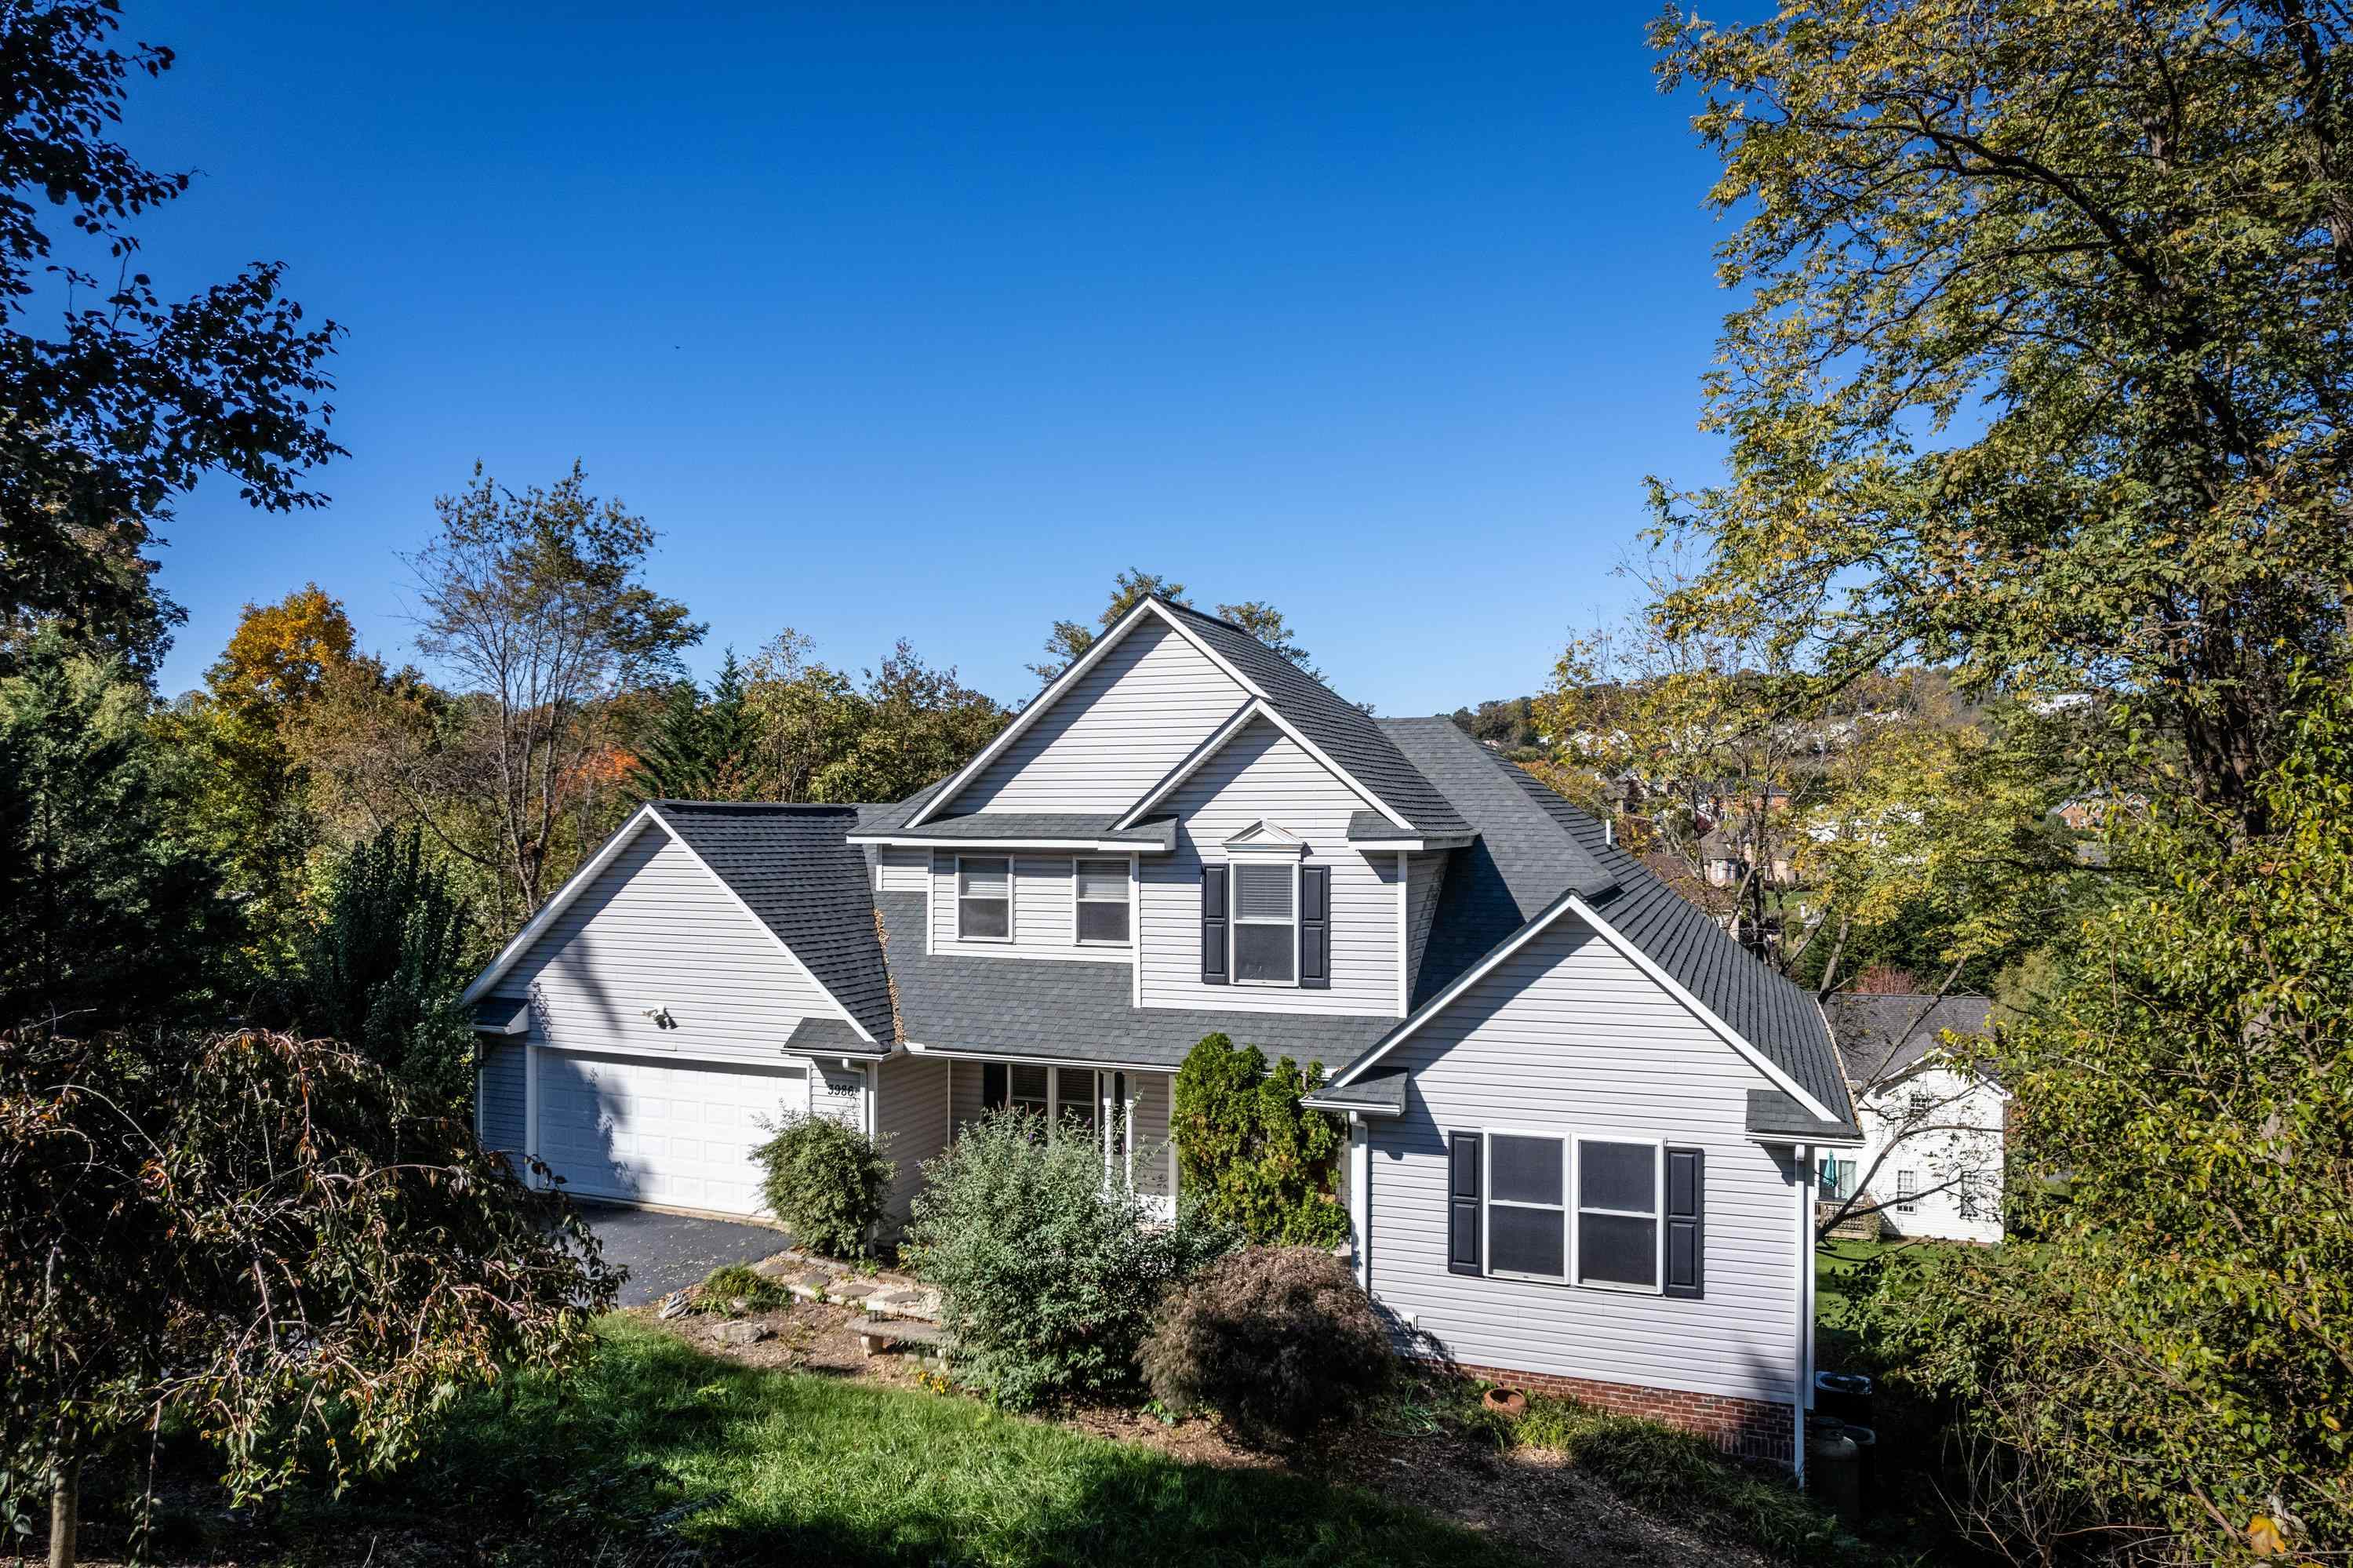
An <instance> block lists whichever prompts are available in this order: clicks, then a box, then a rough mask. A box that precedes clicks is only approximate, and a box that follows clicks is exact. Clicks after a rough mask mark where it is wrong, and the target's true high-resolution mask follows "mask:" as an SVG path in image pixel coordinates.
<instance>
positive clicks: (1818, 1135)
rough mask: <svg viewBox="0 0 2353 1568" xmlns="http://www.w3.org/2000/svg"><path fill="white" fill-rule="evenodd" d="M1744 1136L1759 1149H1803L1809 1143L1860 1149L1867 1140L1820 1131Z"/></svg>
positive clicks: (1817, 1145)
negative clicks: (1836, 1135) (1835, 1136)
mask: <svg viewBox="0 0 2353 1568" xmlns="http://www.w3.org/2000/svg"><path fill="white" fill-rule="evenodd" d="M1746 1137H1747V1139H1748V1141H1749V1142H1751V1143H1753V1144H1755V1145H1756V1146H1757V1148H1759V1149H1791V1148H1796V1149H1803V1148H1805V1147H1807V1146H1808V1145H1809V1144H1811V1145H1814V1146H1816V1147H1818V1148H1821V1149H1861V1148H1862V1146H1863V1144H1864V1143H1865V1142H1866V1141H1867V1140H1866V1139H1860V1138H1845V1137H1838V1138H1833V1137H1831V1135H1830V1134H1828V1133H1822V1132H1752V1133H1749V1134H1747V1135H1746Z"/></svg>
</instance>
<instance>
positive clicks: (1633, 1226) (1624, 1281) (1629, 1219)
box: [1577, 1138, 1661, 1290]
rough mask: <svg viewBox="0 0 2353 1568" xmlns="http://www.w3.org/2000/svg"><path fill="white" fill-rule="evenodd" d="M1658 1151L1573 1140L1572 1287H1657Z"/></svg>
mask: <svg viewBox="0 0 2353 1568" xmlns="http://www.w3.org/2000/svg"><path fill="white" fill-rule="evenodd" d="M1660 1169H1661V1166H1660V1155H1659V1146H1658V1145H1657V1144H1655V1143H1621V1142H1618V1141H1616V1140H1614V1139H1599V1138H1580V1139H1577V1283H1578V1284H1579V1285H1605V1286H1614V1287H1626V1288H1632V1289H1640V1290H1656V1289H1657V1288H1658V1287H1659V1183H1660V1180H1661V1178H1660Z"/></svg>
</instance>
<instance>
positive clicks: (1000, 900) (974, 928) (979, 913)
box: [956, 856, 1013, 942]
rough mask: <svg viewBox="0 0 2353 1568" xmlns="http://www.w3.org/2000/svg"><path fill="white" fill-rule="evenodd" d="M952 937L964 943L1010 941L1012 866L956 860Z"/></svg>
mask: <svg viewBox="0 0 2353 1568" xmlns="http://www.w3.org/2000/svg"><path fill="white" fill-rule="evenodd" d="M956 936H957V937H959V938H962V939H963V940H965V941H967V942H1009V941H1011V940H1012V939H1013V863H1012V862H1011V861H1009V860H1003V859H987V858H966V857H964V856H958V857H957V859H956Z"/></svg>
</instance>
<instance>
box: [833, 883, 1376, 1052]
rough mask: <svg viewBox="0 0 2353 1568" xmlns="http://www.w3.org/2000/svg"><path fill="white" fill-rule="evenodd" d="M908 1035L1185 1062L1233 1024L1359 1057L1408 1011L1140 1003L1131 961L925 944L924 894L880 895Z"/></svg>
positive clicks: (935, 1041)
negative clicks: (937, 949) (1134, 999)
mask: <svg viewBox="0 0 2353 1568" xmlns="http://www.w3.org/2000/svg"><path fill="white" fill-rule="evenodd" d="M874 902H875V904H876V906H879V907H880V908H881V911H882V923H883V927H884V929H885V930H886V931H887V932H889V934H890V937H891V941H892V946H891V973H892V978H893V979H894V980H897V982H898V986H899V1017H900V1021H901V1022H902V1024H904V1026H905V1028H906V1032H907V1038H908V1039H909V1040H910V1041H913V1042H914V1043H916V1044H921V1045H923V1046H925V1047H927V1048H929V1049H932V1050H937V1051H973V1052H990V1053H999V1054H1007V1055H1015V1056H1039V1057H1061V1058H1065V1059H1068V1060H1071V1061H1079V1062H1125V1063H1133V1064H1134V1065H1136V1066H1139V1067H1176V1066H1177V1065H1181V1064H1182V1063H1183V1062H1184V1060H1185V1053H1187V1051H1190V1050H1191V1049H1192V1048H1193V1047H1194V1046H1195V1045H1196V1044H1198V1043H1199V1042H1200V1039H1201V1036H1203V1035H1205V1034H1211V1033H1219V1032H1222V1033H1227V1034H1229V1035H1231V1036H1232V1037H1233V1038H1234V1039H1235V1040H1237V1041H1240V1043H1242V1044H1247V1045H1257V1046H1259V1047H1260V1048H1261V1049H1262V1050H1264V1051H1265V1052H1266V1053H1267V1054H1270V1055H1283V1056H1290V1057H1292V1058H1293V1059H1294V1060H1296V1061H1300V1062H1309V1061H1315V1062H1322V1063H1324V1064H1326V1065H1330V1064H1333V1063H1335V1062H1345V1061H1347V1060H1348V1059H1350V1058H1351V1057H1354V1056H1355V1055H1356V1054H1357V1053H1358V1052H1360V1051H1362V1050H1363V1049H1364V1048H1365V1047H1366V1045H1368V1044H1371V1043H1372V1042H1373V1041H1374V1040H1376V1039H1377V1038H1379V1037H1380V1035H1381V1034H1382V1033H1385V1032H1386V1031H1388V1028H1389V1026H1390V1025H1392V1024H1394V1023H1395V1022H1397V1020H1396V1019H1394V1018H1358V1017H1337V1016H1328V1017H1327V1016H1319V1015H1314V1014H1307V1013H1290V1012H1282V1013H1276V1012H1209V1011H1207V1010H1199V1009H1192V1008H1166V1007H1155V1008H1137V1007H1134V1006H1132V1005H1130V1002H1129V998H1130V996H1131V995H1132V994H1133V986H1134V980H1133V974H1132V971H1131V970H1130V969H1129V967H1128V966H1127V965H1126V964H1124V963H1120V964H1098V963H1084V962H1055V963H1040V962H1035V961H1029V960H1025V959H1010V958H1007V959H997V958H973V957H970V956H968V955H965V954H961V953H926V952H925V951H924V950H923V895H922V894H920V893H883V894H878V895H875V897H874Z"/></svg>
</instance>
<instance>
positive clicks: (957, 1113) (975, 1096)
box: [948, 1061, 988, 1128]
mask: <svg viewBox="0 0 2353 1568" xmlns="http://www.w3.org/2000/svg"><path fill="white" fill-rule="evenodd" d="M983 1065H984V1064H982V1063H979V1062H956V1061H951V1062H950V1063H949V1064H948V1115H949V1117H950V1118H952V1119H953V1120H954V1121H955V1125H956V1126H958V1127H959V1128H964V1127H970V1126H971V1125H972V1124H973V1123H974V1122H976V1121H978V1120H979V1119H980V1118H982V1117H983V1116H985V1115H987V1111H988V1107H987V1105H985V1104H984V1103H983V1102H982V1100H981V1097H980V1081H981V1080H980V1075H981V1069H982V1066H983Z"/></svg>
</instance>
